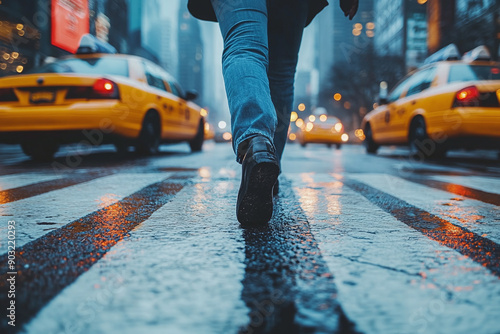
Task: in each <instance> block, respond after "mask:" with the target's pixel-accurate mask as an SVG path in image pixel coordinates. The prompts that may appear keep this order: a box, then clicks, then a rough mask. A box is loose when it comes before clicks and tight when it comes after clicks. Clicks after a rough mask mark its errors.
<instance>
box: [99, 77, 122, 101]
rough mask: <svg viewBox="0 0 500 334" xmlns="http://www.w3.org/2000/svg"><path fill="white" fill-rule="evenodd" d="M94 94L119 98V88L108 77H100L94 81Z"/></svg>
mask: <svg viewBox="0 0 500 334" xmlns="http://www.w3.org/2000/svg"><path fill="white" fill-rule="evenodd" d="M93 91H94V94H95V95H96V97H100V98H109V99H113V98H118V88H117V87H116V84H115V83H114V82H113V81H111V80H108V79H99V80H97V81H96V82H95V83H94V87H93Z"/></svg>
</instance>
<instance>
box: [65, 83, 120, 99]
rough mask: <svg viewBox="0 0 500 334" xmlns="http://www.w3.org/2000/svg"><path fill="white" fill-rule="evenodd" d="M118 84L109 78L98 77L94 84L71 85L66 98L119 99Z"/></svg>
mask: <svg viewBox="0 0 500 334" xmlns="http://www.w3.org/2000/svg"><path fill="white" fill-rule="evenodd" d="M119 98H120V94H119V92H118V86H117V85H116V83H114V82H113V81H111V80H109V79H97V80H96V82H94V85H92V86H90V87H89V86H72V87H69V89H68V92H67V94H66V99H119Z"/></svg>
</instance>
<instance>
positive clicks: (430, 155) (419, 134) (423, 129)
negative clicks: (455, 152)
mask: <svg viewBox="0 0 500 334" xmlns="http://www.w3.org/2000/svg"><path fill="white" fill-rule="evenodd" d="M409 142H410V154H411V155H412V156H418V157H420V158H422V159H439V158H443V157H444V156H445V155H446V150H445V149H444V148H443V146H442V145H439V144H438V143H436V142H434V141H433V140H432V139H430V138H429V136H428V135H427V126H426V124H425V120H424V118H423V117H421V116H417V117H416V118H414V119H413V120H412V122H411V125H410V134H409Z"/></svg>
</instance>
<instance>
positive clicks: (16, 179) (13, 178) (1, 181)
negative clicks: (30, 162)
mask: <svg viewBox="0 0 500 334" xmlns="http://www.w3.org/2000/svg"><path fill="white" fill-rule="evenodd" d="M62 177H63V176H62V175H57V174H41V173H22V174H14V175H3V176H0V191H2V190H8V189H13V188H18V187H24V186H27V185H29V184H34V183H40V182H45V181H50V180H57V179H61V178H62Z"/></svg>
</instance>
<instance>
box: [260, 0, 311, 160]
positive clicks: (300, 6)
mask: <svg viewBox="0 0 500 334" xmlns="http://www.w3.org/2000/svg"><path fill="white" fill-rule="evenodd" d="M268 1H269V7H268V12H269V24H268V40H269V42H268V44H269V71H268V77H269V85H270V91H271V97H272V101H273V103H274V107H275V109H276V114H277V119H278V125H277V127H276V131H275V134H274V145H275V147H276V155H277V157H278V160H280V161H281V157H282V155H283V150H284V148H285V143H286V141H287V134H288V127H289V125H290V114H291V112H292V104H293V83H294V79H295V70H296V67H297V61H298V54H299V48H300V43H301V40H302V33H303V30H304V27H305V24H306V19H307V10H308V2H307V0H268Z"/></svg>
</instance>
